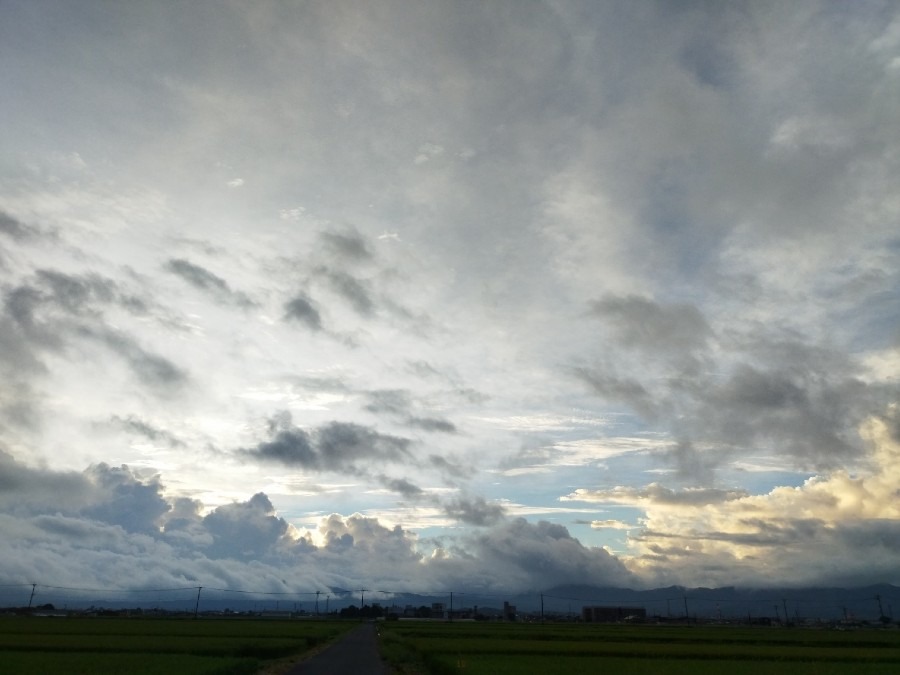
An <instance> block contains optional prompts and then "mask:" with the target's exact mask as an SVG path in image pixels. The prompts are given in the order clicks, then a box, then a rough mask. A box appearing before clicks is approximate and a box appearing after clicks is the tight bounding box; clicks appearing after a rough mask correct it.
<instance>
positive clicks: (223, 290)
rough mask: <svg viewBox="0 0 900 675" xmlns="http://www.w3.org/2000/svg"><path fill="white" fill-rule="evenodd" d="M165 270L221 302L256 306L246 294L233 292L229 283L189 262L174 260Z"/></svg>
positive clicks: (169, 262)
mask: <svg viewBox="0 0 900 675" xmlns="http://www.w3.org/2000/svg"><path fill="white" fill-rule="evenodd" d="M165 268H166V269H167V270H168V271H170V272H172V273H173V274H176V275H178V276H179V277H181V278H182V279H184V280H185V281H186V282H188V283H189V284H191V285H192V286H193V287H194V288H199V289H200V290H201V291H206V292H207V293H210V294H211V295H213V296H214V297H216V298H217V299H219V300H222V301H226V302H232V303H234V304H236V305H240V306H241V307H252V306H254V305H255V303H254V302H253V301H252V300H250V298H248V297H247V295H246V294H244V293H242V292H240V291H234V290H232V289H231V287H230V286H229V285H228V282H227V281H225V280H224V279H223V278H222V277H220V276H218V275H216V274H213V273H212V272H210V271H209V270H207V269H205V268H203V267H200V266H199V265H195V264H194V263H192V262H190V261H189V260H184V259H182V258H173V259H171V260H169V261H168V262H167V263H166V265H165Z"/></svg>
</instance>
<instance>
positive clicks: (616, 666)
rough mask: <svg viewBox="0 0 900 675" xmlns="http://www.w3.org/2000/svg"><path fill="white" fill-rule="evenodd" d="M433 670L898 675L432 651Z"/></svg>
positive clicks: (809, 666) (482, 674)
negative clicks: (471, 655)
mask: <svg viewBox="0 0 900 675" xmlns="http://www.w3.org/2000/svg"><path fill="white" fill-rule="evenodd" d="M424 663H425V664H426V666H427V668H428V670H429V672H430V673H432V675H450V674H451V673H453V674H456V673H463V674H464V675H528V674H529V673H566V675H596V674H597V673H598V672H610V673H612V672H614V673H621V674H622V675H721V674H722V673H728V675H759V673H766V675H847V673H848V672H852V673H853V674H854V675H895V673H896V672H897V665H896V664H879V663H873V664H859V665H857V664H854V666H853V670H852V671H848V669H847V664H846V663H830V662H824V663H823V662H821V661H816V662H803V661H800V662H785V661H742V660H729V659H721V660H714V661H710V660H708V659H705V660H704V659H682V660H671V659H658V658H643V659H634V658H613V657H607V658H603V659H602V660H600V659H598V658H596V657H584V656H566V655H561V656H538V657H534V656H527V657H526V656H509V655H478V656H474V657H470V656H463V655H455V656H454V655H450V654H444V655H439V656H435V655H431V656H429V657H426V659H425V660H424Z"/></svg>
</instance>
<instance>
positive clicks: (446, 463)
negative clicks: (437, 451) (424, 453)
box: [428, 455, 473, 478]
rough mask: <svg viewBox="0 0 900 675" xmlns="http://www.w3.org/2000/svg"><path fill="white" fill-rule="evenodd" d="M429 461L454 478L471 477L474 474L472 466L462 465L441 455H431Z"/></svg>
mask: <svg viewBox="0 0 900 675" xmlns="http://www.w3.org/2000/svg"><path fill="white" fill-rule="evenodd" d="M428 461H429V463H430V464H431V465H432V466H434V467H435V468H436V469H438V470H439V471H441V472H443V473H445V474H447V475H448V476H451V477H453V478H471V476H472V474H473V470H472V469H471V468H466V467H462V466H460V465H459V464H457V463H455V462H451V461H450V460H448V459H447V458H446V457H441V456H440V455H429V456H428Z"/></svg>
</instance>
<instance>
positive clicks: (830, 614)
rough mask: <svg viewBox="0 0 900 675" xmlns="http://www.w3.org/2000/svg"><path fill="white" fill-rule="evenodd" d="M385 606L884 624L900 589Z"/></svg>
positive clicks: (541, 597)
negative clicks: (601, 610) (626, 611)
mask: <svg viewBox="0 0 900 675" xmlns="http://www.w3.org/2000/svg"><path fill="white" fill-rule="evenodd" d="M369 598H371V601H372V602H378V603H379V604H382V605H399V606H401V607H404V606H406V605H412V606H414V607H419V606H421V605H426V606H431V604H432V603H435V602H440V603H444V605H445V607H446V608H448V609H449V607H450V604H451V602H452V604H453V607H454V609H462V608H470V607H476V606H477V607H479V608H480V611H487V610H489V609H496V610H499V609H500V608H502V606H503V603H504V602H508V603H509V604H510V605H514V606H515V607H516V610H517V611H518V612H519V613H520V614H521V613H535V612H540V610H541V605H542V603H543V610H544V613H545V614H580V613H581V608H582V607H583V606H588V605H600V606H618V607H642V608H644V609H645V610H646V612H647V616H660V617H667V618H668V617H671V618H673V619H677V618H684V617H685V616H688V617H691V618H694V617H697V618H705V619H716V618H722V619H735V618H739V619H746V618H748V617H750V618H753V619H758V618H771V619H774V620H777V621H784V620H785V618H787V620H788V621H789V622H794V621H798V620H810V619H813V620H815V619H822V620H836V619H846V620H850V621H853V620H858V621H878V620H879V619H880V617H882V616H884V617H888V618H890V619H893V618H894V608H895V607H896V610H897V612H898V616H900V587H897V586H892V585H890V584H877V585H872V586H863V587H857V588H824V587H823V588H766V589H753V588H736V587H733V586H729V587H725V588H685V587H683V586H669V587H667V588H654V589H651V590H632V589H628V588H607V587H598V586H586V585H565V586H557V587H555V588H552V589H549V590H545V591H543V592H542V591H534V592H530V593H518V594H510V595H508V596H500V595H494V594H490V595H489V594H481V593H477V592H475V593H459V592H454V593H453V594H452V598H451V594H450V593H449V592H448V593H446V594H422V595H419V594H411V593H409V594H398V595H394V596H392V597H390V598H386V597H385V598H381V597H379V595H378V594H377V593H372V594H371V595H368V596H367V598H366V599H367V601H368V600H369Z"/></svg>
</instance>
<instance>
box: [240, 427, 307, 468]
mask: <svg viewBox="0 0 900 675" xmlns="http://www.w3.org/2000/svg"><path fill="white" fill-rule="evenodd" d="M246 452H247V453H248V454H249V455H251V456H254V457H257V458H258V459H261V460H263V461H269V462H278V463H279V464H284V465H285V466H304V467H309V468H316V467H318V465H319V455H318V453H317V452H316V451H315V450H313V447H312V444H311V440H310V437H309V434H307V433H306V432H305V431H303V430H302V429H299V428H297V427H294V428H291V429H280V430H279V431H277V432H276V434H275V437H274V438H273V439H272V440H271V441H266V442H264V443H260V444H259V445H258V446H256V448H254V449H252V450H247V451H246Z"/></svg>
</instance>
